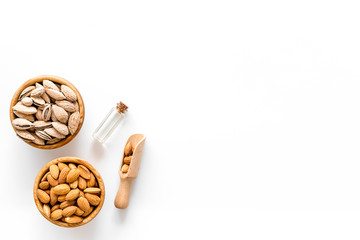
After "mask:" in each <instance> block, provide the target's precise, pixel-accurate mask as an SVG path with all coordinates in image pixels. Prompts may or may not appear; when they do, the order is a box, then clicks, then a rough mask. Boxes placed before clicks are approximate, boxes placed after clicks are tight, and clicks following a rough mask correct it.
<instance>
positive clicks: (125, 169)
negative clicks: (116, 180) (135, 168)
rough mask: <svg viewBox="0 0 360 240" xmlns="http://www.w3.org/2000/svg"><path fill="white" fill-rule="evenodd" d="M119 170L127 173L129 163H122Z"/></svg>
mask: <svg viewBox="0 0 360 240" xmlns="http://www.w3.org/2000/svg"><path fill="white" fill-rule="evenodd" d="M121 171H122V172H123V173H127V172H128V171H129V165H127V164H124V165H123V166H122V168H121Z"/></svg>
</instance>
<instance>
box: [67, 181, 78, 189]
mask: <svg viewBox="0 0 360 240" xmlns="http://www.w3.org/2000/svg"><path fill="white" fill-rule="evenodd" d="M69 185H70V188H72V189H74V188H77V187H78V180H75V181H73V182H72V183H69Z"/></svg>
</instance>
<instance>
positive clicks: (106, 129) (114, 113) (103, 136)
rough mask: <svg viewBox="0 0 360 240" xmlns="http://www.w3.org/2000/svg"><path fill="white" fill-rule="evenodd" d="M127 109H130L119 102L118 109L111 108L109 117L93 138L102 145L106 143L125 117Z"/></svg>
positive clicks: (97, 129)
mask: <svg viewBox="0 0 360 240" xmlns="http://www.w3.org/2000/svg"><path fill="white" fill-rule="evenodd" d="M127 109H128V107H127V106H126V105H125V104H124V103H123V102H119V103H118V104H117V106H116V107H113V108H111V110H110V112H109V113H108V115H107V116H106V117H105V118H104V120H103V121H102V122H101V123H100V125H99V126H98V127H97V128H96V130H95V132H94V133H93V135H92V136H93V138H95V139H96V140H97V141H99V142H100V143H104V142H105V141H106V140H107V139H108V138H109V137H110V135H111V134H112V133H113V132H114V130H115V129H116V127H117V126H118V125H119V124H120V122H121V120H122V119H123V118H124V117H125V113H126V111H127Z"/></svg>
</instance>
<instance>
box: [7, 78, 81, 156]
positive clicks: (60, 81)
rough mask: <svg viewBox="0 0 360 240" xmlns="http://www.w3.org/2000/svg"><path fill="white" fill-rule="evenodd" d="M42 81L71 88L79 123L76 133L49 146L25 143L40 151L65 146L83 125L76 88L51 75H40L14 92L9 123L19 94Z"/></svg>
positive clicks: (78, 94)
mask: <svg viewBox="0 0 360 240" xmlns="http://www.w3.org/2000/svg"><path fill="white" fill-rule="evenodd" d="M43 80H51V81H53V82H55V83H59V84H64V85H66V86H68V87H69V88H71V89H72V90H73V91H74V92H75V94H76V96H77V99H78V103H79V112H80V123H79V127H78V129H77V130H76V132H75V133H74V134H73V135H69V136H68V137H67V138H64V139H63V140H61V141H59V142H57V143H54V144H51V145H42V146H41V145H37V144H35V143H32V142H26V143H27V144H29V145H31V146H33V147H36V148H40V149H55V148H59V147H62V146H64V145H65V144H67V143H68V142H70V141H71V140H73V139H74V138H75V137H76V135H77V134H78V132H79V131H80V129H81V127H82V125H83V122H84V118H85V106H84V101H83V99H82V97H81V95H80V93H79V91H78V90H77V89H76V87H75V86H74V85H73V84H72V83H71V82H69V81H67V80H66V79H64V78H61V77H57V76H52V75H41V76H38V77H34V78H32V79H30V80H28V81H26V82H25V83H23V84H22V85H21V86H20V87H19V88H18V89H17V90H16V92H15V94H14V96H13V98H12V100H11V103H10V121H11V122H12V121H13V120H14V119H15V118H16V116H15V114H14V112H13V109H12V107H13V106H15V104H16V103H17V102H18V98H19V96H20V94H21V92H22V91H23V90H24V89H25V88H26V87H28V86H31V85H34V84H35V83H37V82H42V81H43ZM11 126H12V124H11ZM13 129H14V131H16V129H15V128H14V126H13ZM24 142H25V141H24Z"/></svg>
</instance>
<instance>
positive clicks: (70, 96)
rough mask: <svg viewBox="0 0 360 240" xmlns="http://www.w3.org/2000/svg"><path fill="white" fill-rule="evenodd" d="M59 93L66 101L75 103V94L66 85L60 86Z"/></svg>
mask: <svg viewBox="0 0 360 240" xmlns="http://www.w3.org/2000/svg"><path fill="white" fill-rule="evenodd" d="M61 92H62V93H63V94H64V95H65V97H66V99H67V100H69V101H71V102H75V101H76V100H77V97H76V94H75V92H74V91H73V90H72V89H71V88H70V87H68V86H66V85H61Z"/></svg>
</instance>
